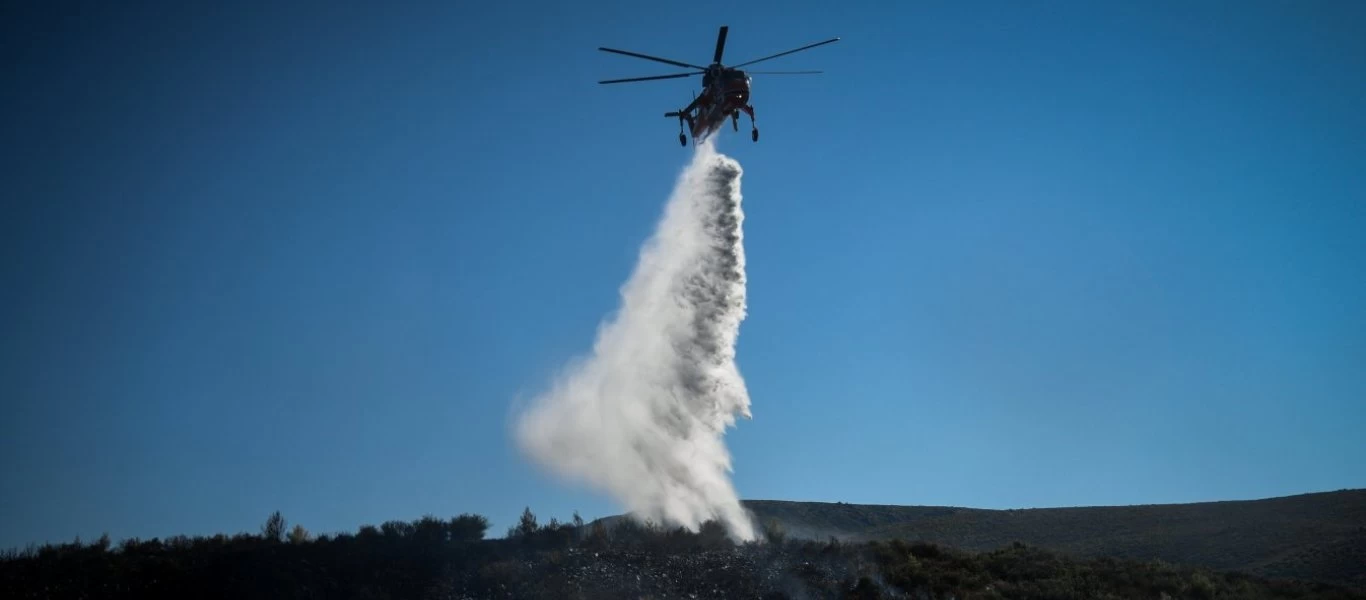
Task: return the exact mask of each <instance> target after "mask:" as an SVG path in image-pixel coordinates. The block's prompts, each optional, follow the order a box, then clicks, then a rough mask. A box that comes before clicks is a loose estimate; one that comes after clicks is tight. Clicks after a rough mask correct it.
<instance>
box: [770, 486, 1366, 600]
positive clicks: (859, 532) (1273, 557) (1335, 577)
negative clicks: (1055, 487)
mask: <svg viewBox="0 0 1366 600" xmlns="http://www.w3.org/2000/svg"><path fill="white" fill-rule="evenodd" d="M745 505H746V506H747V507H748V508H749V509H750V510H752V511H754V513H755V515H756V516H758V517H759V519H760V520H769V519H772V520H775V521H777V522H778V523H779V524H780V525H781V526H782V528H783V529H784V530H786V531H787V532H788V533H789V534H790V535H793V536H800V537H810V538H816V539H823V538H825V537H827V536H831V535H833V536H837V537H840V538H842V539H849V540H873V539H893V538H899V539H905V540H909V541H927V542H933V543H938V544H944V545H947V546H952V547H956V548H961V549H964V550H971V551H977V552H980V551H986V550H993V549H996V548H1000V547H1002V546H1005V545H1008V544H1010V543H1011V542H1014V541H1020V542H1024V543H1026V544H1030V545H1034V546H1039V547H1043V548H1048V549H1051V550H1055V551H1058V552H1063V553H1066V554H1071V555H1074V556H1079V557H1102V556H1104V557H1115V558H1134V559H1140V560H1146V559H1160V560H1164V561H1167V562H1171V563H1178V564H1188V565H1198V566H1204V567H1209V568H1213V569H1220V570H1235V571H1242V572H1247V573H1252V574H1256V575H1260V576H1265V577H1273V578H1299V579H1307V580H1315V581H1323V582H1332V583H1339V584H1346V585H1351V586H1354V587H1366V490H1342V491H1337V492H1325V493H1315V494H1303V495H1298V496H1287V497H1281V498H1269V499H1264V500H1245V501H1227V502H1201V503H1192V504H1162V505H1139V506H1106V507H1081V508H1036V509H1014V510H986V509H972V508H955V507H937V506H884V505H857V504H843V503H818V502H787V501H773V500H753V501H747V502H746V503H745Z"/></svg>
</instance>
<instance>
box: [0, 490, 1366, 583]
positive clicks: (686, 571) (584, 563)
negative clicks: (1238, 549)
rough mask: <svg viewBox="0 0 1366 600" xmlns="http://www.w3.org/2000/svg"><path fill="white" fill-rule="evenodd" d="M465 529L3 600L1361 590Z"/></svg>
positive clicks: (48, 557) (73, 572)
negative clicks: (496, 534)
mask: <svg viewBox="0 0 1366 600" xmlns="http://www.w3.org/2000/svg"><path fill="white" fill-rule="evenodd" d="M488 527H489V522H488V520H487V519H485V518H484V517H482V516H478V515H470V514H464V515H460V516H457V517H454V518H451V519H442V518H437V517H433V516H427V517H423V518H422V519H419V520H417V521H412V522H404V521H389V522H386V523H383V524H381V525H380V526H379V527H374V526H371V525H366V526H362V527H360V528H359V530H358V531H357V533H355V534H350V533H343V534H337V535H326V534H324V535H313V534H310V533H309V532H308V531H307V529H305V528H304V527H302V526H301V525H299V524H295V525H294V526H293V527H292V528H290V527H289V524H288V522H287V521H286V520H285V519H284V517H283V516H282V515H280V514H279V513H278V512H277V513H274V514H272V515H271V516H270V517H269V518H268V519H267V520H266V522H265V524H264V525H262V527H261V530H260V533H258V534H247V533H242V534H237V535H234V536H226V535H221V534H220V535H216V536H212V537H202V536H201V537H194V538H187V537H184V536H177V537H173V538H168V539H166V540H160V539H152V540H145V541H144V540H138V539H129V540H124V541H123V542H122V543H120V544H118V545H113V544H111V543H110V540H109V539H108V537H102V538H101V539H99V540H97V541H96V542H94V543H90V544H83V543H81V542H79V540H78V541H76V542H73V543H69V544H57V545H47V546H43V547H40V548H30V549H28V550H25V551H23V552H15V551H10V552H8V553H6V554H5V556H3V557H0V597H4V598H357V599H360V598H365V599H383V598H420V599H437V598H442V599H454V598H640V597H648V598H767V599H770V600H777V599H783V598H811V597H815V598H958V599H969V598H982V599H987V598H992V599H995V598H1057V599H1070V598H1077V599H1080V598H1171V599H1176V598H1193V599H1213V598H1247V599H1254V600H1255V599H1260V598H1267V599H1270V598H1342V599H1363V600H1366V595H1363V594H1362V593H1360V592H1359V591H1354V590H1349V589H1345V588H1339V587H1333V586H1331V585H1328V584H1320V583H1307V582H1290V581H1268V580H1265V579H1260V578H1257V577H1254V576H1250V575H1242V574H1234V573H1220V572H1215V571H1211V570H1207V569H1203V568H1193V567H1179V566H1175V565H1171V564H1167V563H1163V562H1159V561H1136V560H1121V559H1113V558H1104V559H1072V558H1067V557H1065V556H1062V555H1059V554H1055V553H1053V552H1050V551H1047V550H1043V549H1040V548H1037V547H1032V546H1027V545H1024V544H1020V543H1014V544H1009V545H1006V546H1004V547H1002V548H998V549H995V550H992V551H989V552H982V553H970V552H965V551H959V550H953V549H949V548H946V547H943V546H939V545H935V544H930V543H923V542H920V543H909V542H904V541H900V540H893V541H890V542H882V541H872V542H860V543H849V542H841V541H839V540H836V539H834V538H828V539H827V540H825V541H814V540H798V539H794V538H793V537H791V536H790V535H789V534H788V532H786V531H784V528H783V525H782V524H780V523H779V522H778V521H777V520H769V521H767V522H763V523H762V526H761V530H762V532H763V535H764V539H763V540H762V541H760V542H755V543H745V544H737V543H734V542H733V541H732V540H731V539H730V538H729V537H728V535H727V533H726V531H725V529H724V528H723V527H722V526H721V525H719V524H717V523H707V524H705V525H704V526H703V527H702V528H701V529H700V530H699V531H697V532H689V531H686V530H683V529H681V528H667V527H661V526H659V525H656V524H652V523H637V522H635V521H632V520H629V519H615V520H611V521H610V522H609V521H595V522H593V523H591V524H585V523H584V522H583V519H582V518H580V517H579V516H578V515H577V514H576V515H574V517H573V519H572V520H571V521H570V522H567V523H561V522H559V521H558V520H557V519H554V518H552V519H550V520H549V521H547V522H545V523H541V522H540V519H539V518H538V517H537V515H536V514H535V513H533V512H532V511H531V509H530V508H529V507H528V508H527V509H526V510H525V511H524V512H523V513H522V516H521V518H520V519H519V520H518V522H517V523H516V524H515V525H513V526H512V527H510V528H509V529H508V532H507V537H506V538H502V539H485V534H486V532H487V530H488Z"/></svg>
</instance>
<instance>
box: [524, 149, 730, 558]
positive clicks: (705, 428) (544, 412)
mask: <svg viewBox="0 0 1366 600" xmlns="http://www.w3.org/2000/svg"><path fill="white" fill-rule="evenodd" d="M741 172H742V171H741V169H740V164H739V163H738V162H736V161H735V160H733V159H731V158H729V157H727V156H724V155H722V154H719V153H717V152H716V150H715V148H714V147H713V146H712V144H711V143H704V144H701V145H699V146H698V147H697V149H696V152H695V156H694V158H693V161H692V163H691V164H690V165H688V167H687V168H686V169H685V170H684V171H683V173H682V175H681V176H680V177H679V179H678V183H677V185H676V186H675V188H674V192H673V195H672V196H671V197H670V198H669V201H668V204H667V205H666V206H665V210H664V215H663V218H662V219H661V221H660V222H659V224H658V225H657V227H656V230H655V232H654V235H653V237H651V239H650V240H649V241H648V242H647V243H646V244H645V246H644V247H643V248H642V249H641V252H640V256H639V260H638V263H637V265H636V268H635V272H634V273H633V274H632V275H631V278H630V279H629V280H628V281H627V282H626V284H625V285H623V286H622V288H621V307H620V310H619V311H618V312H617V314H615V315H614V316H613V318H611V319H610V320H608V321H607V322H605V323H603V324H602V325H601V326H600V327H599V329H598V338H597V341H596V343H595V344H594V347H593V352H592V354H591V355H590V356H588V357H586V358H583V359H581V360H578V361H576V362H575V363H574V364H571V365H569V366H568V367H567V368H566V369H565V371H564V372H563V373H562V374H561V375H560V376H559V377H557V378H556V380H555V381H554V382H553V384H552V385H551V386H550V389H549V390H548V391H547V392H546V393H544V394H543V395H541V396H540V397H538V398H536V399H535V400H533V401H532V403H531V405H530V408H529V409H528V410H527V412H525V413H523V414H522V415H521V417H520V420H519V421H518V422H517V424H516V429H515V435H516V439H517V441H518V443H519V444H520V446H521V448H522V450H523V451H524V452H526V453H527V454H528V455H529V456H530V457H531V458H533V459H534V460H536V461H537V462H539V463H540V464H541V465H543V466H545V467H548V468H549V469H551V470H553V471H555V472H556V473H558V474H559V475H561V476H564V477H567V478H570V479H572V480H576V481H579V482H583V483H587V484H588V485H590V486H592V487H594V488H596V489H598V490H600V491H604V492H606V493H609V494H611V495H612V496H613V497H614V498H616V499H617V500H618V501H619V502H621V503H622V504H624V505H625V508H626V509H627V510H628V511H629V512H631V513H633V514H634V515H636V516H637V517H638V518H642V519H652V520H654V521H655V522H657V523H661V524H667V525H669V526H673V527H677V526H682V527H686V528H688V529H690V530H694V531H696V530H697V528H698V526H699V525H700V524H702V523H703V522H705V521H708V520H712V519H715V520H718V521H720V522H721V523H722V524H724V525H725V526H726V527H727V528H728V530H729V531H730V534H731V535H732V537H734V538H736V539H739V540H743V541H749V540H752V539H755V538H756V534H755V527H754V525H753V523H752V522H751V520H750V518H749V516H748V514H747V513H746V511H745V510H744V509H743V508H742V506H741V504H740V500H739V497H738V496H737V495H736V492H735V488H734V486H733V485H732V483H731V481H730V473H731V460H730V453H729V451H728V450H727V449H726V446H725V444H724V443H723V441H722V437H723V436H724V434H725V430H726V429H727V428H728V427H731V426H733V425H734V424H735V420H736V415H743V416H745V417H746V418H749V417H750V410H749V404H750V402H749V393H748V391H747V390H746V388H745V383H744V380H743V379H742V378H741V376H740V372H739V370H738V369H737V368H736V365H735V341H736V337H737V336H738V334H739V328H740V322H741V321H742V320H743V319H744V317H745V255H744V246H743V244H742V232H741V223H742V222H743V220H744V213H743V212H742V211H741V210H740V176H741Z"/></svg>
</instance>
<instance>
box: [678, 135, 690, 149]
mask: <svg viewBox="0 0 1366 600" xmlns="http://www.w3.org/2000/svg"><path fill="white" fill-rule="evenodd" d="M678 143H679V144H680V145H683V146H687V145H688V136H686V135H683V134H681V133H680V134H678Z"/></svg>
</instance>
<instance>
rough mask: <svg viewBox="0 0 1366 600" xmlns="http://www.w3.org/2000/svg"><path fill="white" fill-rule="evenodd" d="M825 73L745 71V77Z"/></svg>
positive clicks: (817, 72)
mask: <svg viewBox="0 0 1366 600" xmlns="http://www.w3.org/2000/svg"><path fill="white" fill-rule="evenodd" d="M824 72H825V71H745V74H746V75H817V74H820V73H824Z"/></svg>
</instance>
